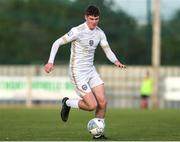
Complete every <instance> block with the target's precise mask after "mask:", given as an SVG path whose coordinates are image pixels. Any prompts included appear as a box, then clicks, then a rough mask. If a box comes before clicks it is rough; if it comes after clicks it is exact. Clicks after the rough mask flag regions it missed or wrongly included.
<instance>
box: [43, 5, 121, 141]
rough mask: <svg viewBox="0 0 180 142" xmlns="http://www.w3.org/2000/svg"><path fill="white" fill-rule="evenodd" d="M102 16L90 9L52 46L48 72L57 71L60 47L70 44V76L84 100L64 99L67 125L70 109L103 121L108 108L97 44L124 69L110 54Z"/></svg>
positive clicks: (112, 60) (111, 59) (96, 8)
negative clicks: (96, 58) (100, 24)
mask: <svg viewBox="0 0 180 142" xmlns="http://www.w3.org/2000/svg"><path fill="white" fill-rule="evenodd" d="M99 16H100V11H99V8H98V7H96V6H94V5H90V6H88V7H87V9H86V10H85V22H84V23H82V24H81V25H79V26H76V27H73V28H72V29H71V30H70V31H69V32H68V33H66V34H65V35H63V36H62V37H60V38H59V39H57V40H56V41H55V42H54V43H53V45H52V48H51V52H50V57H49V60H48V63H47V64H46V65H45V66H44V69H45V71H46V72H47V73H50V72H51V71H52V70H53V68H54V59H55V55H56V53H57V51H58V49H59V47H60V46H62V45H64V44H66V43H69V42H71V56H70V65H69V72H70V73H69V74H70V79H71V81H72V83H73V84H74V85H75V88H76V92H77V93H78V95H79V96H80V97H81V98H82V99H80V100H78V99H77V100H76V99H70V97H65V98H63V100H62V110H61V118H62V120H63V121H64V122H66V121H67V120H68V116H69V111H70V108H80V109H82V110H86V111H93V110H96V111H95V117H96V118H100V119H101V120H102V121H104V118H105V113H106V106H107V99H106V96H105V92H104V82H103V81H102V79H101V78H100V76H99V74H98V73H97V71H96V68H95V66H94V64H93V61H94V53H95V49H96V48H97V46H98V44H100V46H101V47H102V49H103V51H104V52H105V54H106V57H107V58H108V59H109V60H110V61H111V62H112V63H114V64H115V65H116V66H117V67H119V68H125V65H124V64H122V63H121V62H120V61H119V60H118V59H117V58H116V56H115V55H114V53H113V52H112V51H111V48H110V46H109V44H108V42H107V39H106V35H105V33H104V32H103V31H102V30H101V29H100V28H99V27H98V22H99ZM98 138H102V139H103V138H105V136H104V135H101V136H100V137H98Z"/></svg>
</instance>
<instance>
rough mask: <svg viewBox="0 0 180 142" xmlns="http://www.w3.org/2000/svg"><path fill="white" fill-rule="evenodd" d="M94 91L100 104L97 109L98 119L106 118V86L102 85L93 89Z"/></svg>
mask: <svg viewBox="0 0 180 142" xmlns="http://www.w3.org/2000/svg"><path fill="white" fill-rule="evenodd" d="M92 91H93V93H94V95H95V97H96V100H97V104H98V105H97V108H96V117H97V118H105V114H106V107H107V99H106V96H105V91H104V84H101V85H98V86H96V87H94V88H92Z"/></svg>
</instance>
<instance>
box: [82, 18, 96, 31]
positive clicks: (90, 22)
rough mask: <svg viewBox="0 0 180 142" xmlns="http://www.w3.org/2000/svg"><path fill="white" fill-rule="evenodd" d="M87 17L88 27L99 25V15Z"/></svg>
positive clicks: (92, 27)
mask: <svg viewBox="0 0 180 142" xmlns="http://www.w3.org/2000/svg"><path fill="white" fill-rule="evenodd" d="M85 19H86V23H87V25H88V27H89V28H90V29H91V30H93V29H94V28H95V27H96V26H97V25H98V22H99V16H97V17H94V16H91V15H89V16H85Z"/></svg>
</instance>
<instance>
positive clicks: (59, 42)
mask: <svg viewBox="0 0 180 142" xmlns="http://www.w3.org/2000/svg"><path fill="white" fill-rule="evenodd" d="M77 34H78V33H77V31H76V29H75V28H72V29H71V30H70V31H69V32H68V33H67V34H65V35H64V36H62V37H60V38H59V39H57V40H56V41H55V42H54V43H53V45H52V47H51V52H50V56H49V60H48V63H47V64H46V65H45V66H44V70H45V71H46V72H47V73H50V72H51V71H52V70H53V68H54V60H55V56H56V54H57V52H58V49H59V47H61V46H62V45H64V44H66V43H69V42H71V41H73V40H75V39H76V38H77Z"/></svg>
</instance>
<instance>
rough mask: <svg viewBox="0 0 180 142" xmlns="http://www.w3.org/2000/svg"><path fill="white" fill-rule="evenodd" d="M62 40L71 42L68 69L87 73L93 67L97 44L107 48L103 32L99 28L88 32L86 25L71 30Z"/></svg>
mask: <svg viewBox="0 0 180 142" xmlns="http://www.w3.org/2000/svg"><path fill="white" fill-rule="evenodd" d="M63 40H65V42H70V41H71V42H72V43H71V56H70V68H73V69H74V70H76V71H86V70H87V71H88V70H90V69H91V68H92V67H93V62H94V54H95V49H96V48H97V46H98V44H100V45H101V47H106V46H107V47H108V46H109V45H108V42H107V40H106V36H105V34H104V32H103V31H102V30H101V29H100V28H99V27H96V28H95V29H93V30H90V29H89V28H88V26H87V24H86V23H83V24H81V25H79V26H77V27H74V28H72V29H71V30H70V31H69V32H68V33H67V34H65V35H64V36H63Z"/></svg>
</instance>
